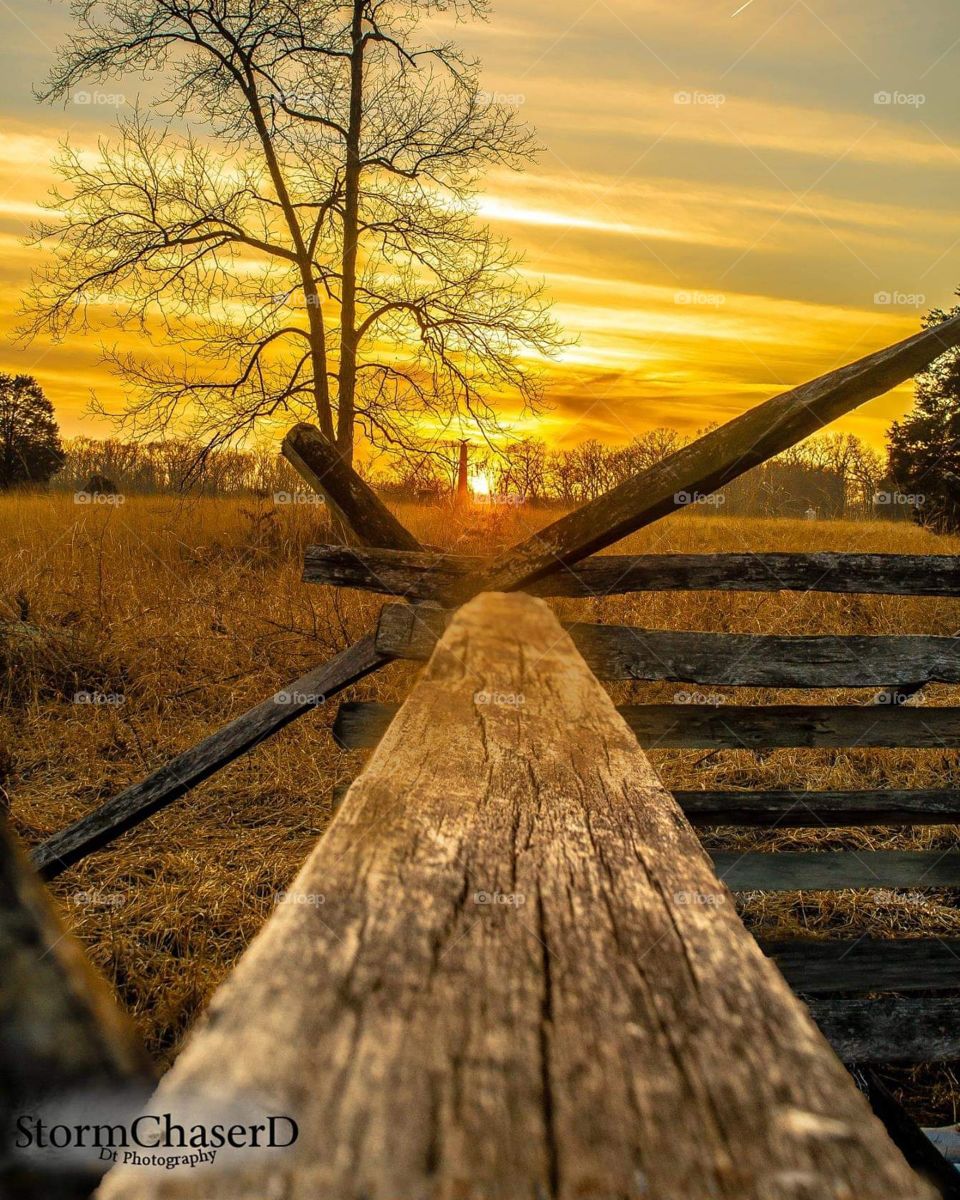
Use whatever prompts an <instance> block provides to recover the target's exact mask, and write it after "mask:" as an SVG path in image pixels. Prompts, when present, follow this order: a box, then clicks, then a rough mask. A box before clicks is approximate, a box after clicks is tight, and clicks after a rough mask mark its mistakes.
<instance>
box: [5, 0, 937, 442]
mask: <svg viewBox="0 0 960 1200" xmlns="http://www.w3.org/2000/svg"><path fill="white" fill-rule="evenodd" d="M0 24H2V29H3V36H4V43H3V44H4V49H5V56H4V58H5V63H6V66H5V71H4V74H3V77H2V79H0V93H2V99H3V109H2V111H3V115H4V121H3V124H2V126H0V238H2V247H3V256H2V260H0V261H2V272H3V277H2V284H3V295H4V304H3V309H2V317H0V336H2V338H3V348H2V354H0V370H16V371H29V372H31V373H34V374H36V375H37V377H38V378H39V379H40V381H41V383H42V384H43V386H44V388H45V390H46V391H47V394H48V395H49V396H50V397H51V399H52V400H53V402H54V404H55V406H56V408H57V411H58V414H59V416H60V419H61V422H62V424H63V426H64V429H65V431H66V432H67V433H79V432H86V433H97V432H107V429H106V427H104V426H99V427H98V426H97V424H96V422H95V421H93V420H92V419H91V418H89V417H86V416H84V408H85V406H86V404H87V402H88V399H89V396H90V393H91V391H92V390H96V392H97V393H98V395H100V396H102V397H103V398H105V399H106V400H107V401H108V402H110V401H113V402H116V400H117V399H118V398H119V394H118V385H117V383H116V381H115V380H113V379H112V378H111V377H110V376H108V375H107V374H106V372H105V370H104V369H103V368H102V367H101V366H99V364H98V346H97V344H96V342H95V340H94V339H92V338H88V339H82V338H78V339H75V340H71V341H70V342H68V343H67V344H64V345H60V346H51V345H50V344H49V343H45V342H39V343H37V344H35V345H33V346H31V347H29V348H27V349H21V348H17V347H16V346H14V345H13V344H12V342H11V340H10V338H9V332H10V329H11V327H12V325H13V324H14V319H15V310H16V304H17V296H18V293H19V292H20V291H21V290H22V288H23V286H24V284H25V282H26V280H27V278H28V276H29V272H30V269H31V264H32V260H33V256H34V253H35V252H33V251H31V250H28V249H26V248H25V247H23V245H22V244H21V239H22V237H23V235H24V232H25V230H26V225H27V223H28V222H29V220H30V219H31V217H33V216H35V215H37V214H36V207H35V206H36V202H37V200H38V199H39V198H41V197H42V196H43V195H44V194H45V192H46V190H47V188H48V187H49V185H50V183H51V182H52V173H51V171H50V167H49V163H50V159H51V157H52V155H53V153H54V151H55V149H56V145H57V142H58V141H59V139H60V138H62V137H63V135H64V134H65V133H67V132H69V133H70V137H71V140H72V141H73V142H74V143H75V144H77V145H80V146H84V145H93V144H95V142H96V139H97V137H98V136H100V135H104V134H108V133H109V130H110V126H111V124H112V120H113V117H114V109H113V108H112V107H110V106H108V105H97V106H89V105H88V106H80V105H74V104H71V105H68V106H67V109H66V111H64V110H63V109H51V108H43V107H41V106H39V105H37V104H36V103H35V102H34V101H33V99H32V96H31V93H30V87H31V84H32V83H34V82H36V81H39V80H40V79H42V77H43V75H44V74H45V71H46V69H47V67H48V65H49V63H50V61H51V58H52V54H53V49H54V47H55V46H56V45H57V44H58V42H60V41H61V39H62V37H63V36H64V34H65V33H66V31H67V30H68V29H69V20H68V17H67V13H66V5H65V4H61V3H58V2H56V0H54V3H52V4H45V3H43V4H41V3H38V2H37V0H29V2H28V0H0ZM453 34H454V36H455V37H456V38H457V39H458V40H459V41H460V42H461V43H463V44H464V45H466V47H467V48H468V49H469V50H471V51H473V52H476V53H477V54H478V55H479V56H480V57H481V58H482V60H483V62H484V75H483V79H484V85H485V86H486V87H487V88H488V89H489V90H490V91H491V92H493V93H496V94H498V95H499V96H500V97H502V98H507V102H508V103H514V104H516V105H518V106H519V107H520V109H521V115H522V116H523V117H524V118H525V119H527V120H529V121H530V122H532V123H533V124H534V125H535V126H536V128H537V131H538V137H539V141H540V143H541V144H542V145H543V147H544V151H543V153H542V155H541V156H540V159H539V161H538V162H537V164H536V166H534V167H532V168H531V169H529V170H528V171H527V172H526V173H525V174H523V175H520V176H516V175H510V174H508V173H506V172H496V173H493V174H491V175H490V176H489V179H488V186H487V189H486V191H485V193H484V197H483V199H482V202H481V212H482V214H483V216H484V217H485V219H486V220H488V221H489V222H490V223H491V224H492V225H493V226H494V227H495V228H496V229H497V230H500V231H502V232H505V233H507V234H509V236H510V237H511V239H512V240H513V242H514V244H515V245H516V246H517V247H518V248H522V249H524V250H525V252H526V260H527V268H528V269H529V271H530V272H531V274H533V275H536V276H543V277H545V278H546V281H547V283H548V286H549V289H550V292H551V294H552V296H553V297H554V299H555V302H556V310H555V315H556V317H557V319H558V320H559V321H560V322H561V324H562V326H563V327H564V329H565V331H566V332H567V334H568V335H570V336H572V337H574V338H576V343H575V344H574V345H573V346H571V347H570V348H569V349H567V350H566V351H565V352H564V353H563V354H562V357H561V360H560V361H559V362H558V363H557V364H556V366H555V367H553V368H552V369H551V371H550V376H549V380H548V387H547V396H548V400H549V401H550V404H551V405H552V409H551V411H549V412H548V413H547V414H546V415H545V416H544V417H543V418H542V419H541V421H540V422H539V432H540V433H542V434H543V435H544V436H546V437H548V438H549V439H550V440H553V441H562V442H565V443H573V442H576V441H580V440H583V439H584V438H586V437H594V436H595V437H599V438H601V439H602V440H604V441H608V442H623V441H626V440H629V438H630V437H632V436H633V435H634V434H636V433H640V432H642V431H643V430H645V429H649V428H651V427H653V426H655V425H661V424H667V425H672V426H675V427H678V428H680V429H683V430H685V431H688V432H692V431H693V430H695V429H697V428H699V427H702V426H704V425H706V424H708V423H711V422H714V421H723V420H726V419H728V418H729V417H730V416H732V415H734V414H736V413H737V412H740V411H742V410H743V409H744V408H746V407H749V406H750V405H752V404H755V403H758V402H759V401H760V400H762V399H764V398H766V397H767V396H769V395H773V394H775V393H776V392H778V391H782V390H784V389H785V388H787V387H790V386H793V385H795V384H797V383H800V382H802V381H804V380H805V379H808V378H810V377H812V376H814V375H817V374H820V373H822V372H823V371H826V370H829V369H831V368H833V367H835V366H839V365H841V364H842V363H844V362H846V361H849V360H851V359H853V358H857V357H860V356H861V355H863V354H866V353H868V352H869V351H871V350H873V349H876V348H878V347H879V346H881V345H884V344H886V343H888V342H891V341H895V340H898V339H899V338H901V337H905V336H907V335H909V334H910V333H912V332H914V331H915V330H916V329H917V328H918V324H919V318H920V315H921V313H922V312H923V311H924V309H926V308H929V307H931V306H934V305H938V306H949V305H950V304H951V302H952V297H953V292H954V289H955V288H956V287H957V286H958V285H960V186H958V185H960V72H958V70H957V67H958V63H960V9H958V7H957V5H956V0H925V2H924V3H923V4H922V5H918V4H917V3H916V0H810V2H808V0H747V2H746V3H743V0H594V2H593V3H589V2H587V3H583V2H582V0H549V2H548V0H511V2H510V3H509V4H507V3H504V2H503V0H501V3H500V4H499V5H498V6H496V7H495V9H494V11H493V13H492V16H491V19H490V21H489V22H488V23H487V24H486V25H481V26H476V25H474V26H467V27H460V28H458V29H457V30H455V31H453ZM137 86H139V85H138V84H137V83H136V82H135V81H127V82H125V83H124V84H123V85H122V86H118V87H117V88H116V89H115V90H116V91H117V92H118V93H123V94H124V95H127V96H128V97H129V99H130V100H132V99H133V98H134V97H135V95H136V88H137ZM103 90H104V91H109V90H110V89H106V88H104V89H103ZM909 399H910V390H909V388H905V389H901V390H900V392H899V393H896V394H893V395H891V396H889V397H886V398H884V399H882V400H878V401H874V402H873V403H872V404H871V405H869V406H867V408H866V409H864V410H863V411H862V412H860V413H858V414H853V415H852V416H850V417H849V418H847V419H846V420H845V421H844V422H842V423H840V424H839V426H838V427H839V428H844V429H849V430H852V431H854V432H856V433H859V434H861V435H863V436H865V437H866V438H867V439H868V440H870V441H871V442H873V443H874V444H875V445H878V446H879V445H880V444H881V442H882V439H883V433H884V429H885V428H886V426H887V424H888V423H889V421H890V419H891V418H892V417H893V416H896V415H898V414H899V413H901V412H902V411H904V409H905V408H906V407H907V406H908V404H909ZM531 431H532V430H531Z"/></svg>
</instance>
